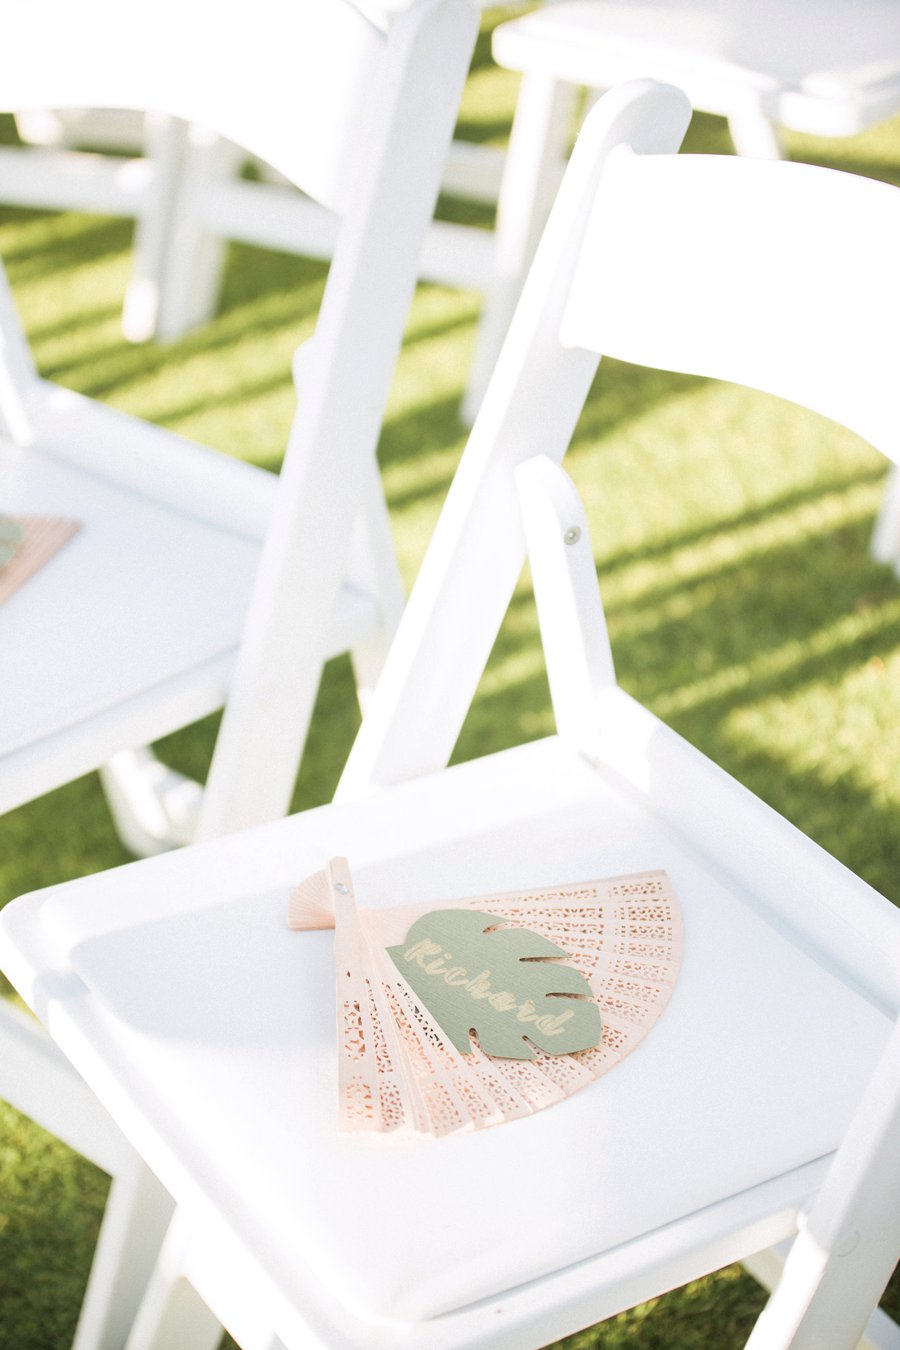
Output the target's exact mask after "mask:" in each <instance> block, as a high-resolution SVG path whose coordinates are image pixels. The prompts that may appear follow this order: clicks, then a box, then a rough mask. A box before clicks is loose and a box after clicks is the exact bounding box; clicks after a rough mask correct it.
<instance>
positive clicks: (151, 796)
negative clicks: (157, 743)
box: [100, 748, 203, 858]
mask: <svg viewBox="0 0 900 1350" xmlns="http://www.w3.org/2000/svg"><path fill="white" fill-rule="evenodd" d="M100 782H101V784H102V786H103V791H104V793H105V794H106V800H107V802H108V804H109V809H110V813H111V814H112V818H113V823H114V824H115V827H116V833H117V834H118V836H119V838H120V839H121V840H122V843H123V844H124V845H125V847H126V848H127V849H128V850H129V851H130V852H131V853H134V854H135V855H136V856H137V857H139V858H149V857H152V856H153V855H154V854H156V853H164V852H166V850H168V849H171V848H181V847H182V845H184V844H188V843H190V842H191V840H192V839H193V838H194V836H195V833H196V829H197V821H198V819H199V816H200V805H201V802H202V800H203V789H202V788H201V786H200V784H199V783H195V782H194V780H193V779H191V778H186V777H185V776H184V774H180V773H177V772H176V771H175V769H170V768H168V767H167V765H165V764H163V763H161V761H160V760H158V759H157V758H156V756H155V755H154V753H153V751H152V750H150V749H147V748H144V749H140V750H123V751H121V752H120V753H119V754H118V755H114V756H113V758H112V759H111V760H110V761H109V763H108V764H105V765H104V766H103V768H102V769H101V770H100Z"/></svg>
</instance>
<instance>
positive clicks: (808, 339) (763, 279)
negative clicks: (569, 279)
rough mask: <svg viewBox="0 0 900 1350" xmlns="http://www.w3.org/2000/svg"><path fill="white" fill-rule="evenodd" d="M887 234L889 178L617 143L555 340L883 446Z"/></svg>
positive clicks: (893, 403) (892, 250) (890, 239)
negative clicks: (702, 379) (787, 409)
mask: <svg viewBox="0 0 900 1350" xmlns="http://www.w3.org/2000/svg"><path fill="white" fill-rule="evenodd" d="M898 239H900V193H898V191H897V189H896V188H895V187H893V186H891V185H889V184H885V183H881V182H876V181H873V180H872V179H868V178H862V177H857V176H855V175H851V174H843V173H836V172H835V171H834V170H830V169H822V168H818V167H816V166H813V165H808V164H793V163H787V162H783V161H777V162H770V161H764V160H747V159H737V158H734V157H720V156H714V155H679V156H674V155H667V156H665V155H660V156H649V155H635V154H632V153H630V152H629V151H628V150H627V149H621V150H619V151H618V152H617V153H616V155H615V156H611V157H610V160H609V163H608V164H607V166H606V170H605V173H604V181H603V184H602V186H601V188H600V191H599V192H598V193H597V197H596V200H595V203H594V209H593V212H592V215H591V219H590V221H589V223H588V226H587V229H586V231H585V235H584V241H583V245H582V251H581V258H580V261H579V266H578V269H577V272H576V274H575V278H574V281H573V284H572V287H571V291H570V296H569V303H568V307H567V311H566V315H565V318H564V320H563V324H562V329H561V333H562V338H563V340H564V341H565V342H567V343H571V344H573V345H575V346H581V347H586V348H588V349H589V350H591V351H595V352H600V353H602V354H605V355H609V356H615V357H619V358H620V359H622V360H626V361H633V362H635V363H637V364H639V365H647V366H654V367H657V368H661V369H667V370H677V371H682V372H684V373H688V374H692V375H703V376H713V377H716V378H718V379H723V380H730V381H733V382H735V383H738V384H743V385H747V386H749V387H751V388H755V389H760V390H765V391H767V392H769V393H772V394H777V395H779V396H780V397H782V398H786V399H790V400H791V401H792V402H794V403H798V404H801V405H802V406H804V407H807V408H811V409H813V410H814V411H816V412H820V413H823V414H824V415H825V416H826V417H829V418H831V419H833V420H834V421H836V422H840V423H841V424H842V425H843V426H846V427H849V428H850V429H851V430H853V431H855V432H857V433H858V434H859V435H861V436H863V437H864V438H865V439H866V440H867V441H869V442H870V443H871V444H872V445H874V446H875V447H876V448H877V449H878V450H880V451H882V453H884V454H886V455H888V456H889V457H891V458H892V459H895V460H896V459H897V458H898V456H900V417H898V401H897V397H896V389H897V374H896V372H897V366H898V355H900V345H898V340H897V337H896V334H897V326H896V315H897V312H898V308H900V269H898V268H897V267H896V265H895V262H896V256H897V240H898ZM785 314H788V315H790V319H789V320H788V321H787V322H785V321H784V319H783V318H779V317H776V316H780V315H781V316H783V315H785ZM892 334H893V335H894V336H893V338H892Z"/></svg>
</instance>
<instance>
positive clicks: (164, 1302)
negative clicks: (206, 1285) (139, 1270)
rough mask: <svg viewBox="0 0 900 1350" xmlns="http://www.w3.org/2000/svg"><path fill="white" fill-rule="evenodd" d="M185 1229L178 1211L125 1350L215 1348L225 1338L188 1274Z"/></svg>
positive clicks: (205, 1349) (201, 1349) (216, 1320)
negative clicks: (185, 1267)
mask: <svg viewBox="0 0 900 1350" xmlns="http://www.w3.org/2000/svg"><path fill="white" fill-rule="evenodd" d="M185 1228H186V1226H185V1224H184V1221H183V1220H182V1218H181V1215H180V1213H176V1215H175V1217H174V1219H173V1220H172V1223H171V1224H170V1226H169V1231H168V1233H167V1235H166V1238H165V1241H164V1243H163V1245H162V1249H161V1251H160V1253H159V1259H158V1261H157V1263H156V1267H155V1269H154V1271H153V1274H152V1276H151V1278H150V1280H149V1282H148V1284H147V1286H146V1293H145V1295H144V1299H143V1302H142V1303H141V1306H140V1310H139V1311H138V1314H137V1316H136V1318H135V1319H134V1323H133V1325H132V1327H131V1333H130V1335H129V1336H128V1339H127V1341H125V1342H124V1344H125V1350H188V1347H189V1350H216V1348H217V1346H218V1344H219V1342H220V1341H221V1339H222V1325H221V1323H220V1322H219V1320H218V1319H217V1318H216V1317H215V1315H214V1314H213V1313H212V1312H211V1311H210V1309H209V1308H208V1307H207V1306H206V1304H205V1303H204V1301H203V1299H202V1298H201V1297H200V1295H199V1294H198V1293H197V1292H196V1290H195V1289H194V1288H193V1286H192V1285H191V1284H190V1283H189V1282H188V1280H187V1277H186V1276H185V1273H184V1252H185V1243H186V1241H188V1237H187V1234H186V1231H185Z"/></svg>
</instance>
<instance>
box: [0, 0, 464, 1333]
mask: <svg viewBox="0 0 900 1350" xmlns="http://www.w3.org/2000/svg"><path fill="white" fill-rule="evenodd" d="M144 17H145V18H146V20H147V22H146V24H145V28H144V31H143V33H142V38H141V44H140V59H139V60H138V59H135V53H134V41H133V30H132V28H131V25H132V23H136V22H137V16H136V15H135V14H134V12H133V10H130V11H129V14H128V16H127V19H123V16H122V12H121V10H120V8H119V7H118V6H117V5H115V4H113V3H110V2H109V0H98V3H96V4H93V5H90V6H85V5H81V6H79V7H77V9H73V8H72V7H71V6H69V5H66V4H62V3H60V4H55V5H52V6H46V5H41V6H24V5H23V6H17V7H15V9H14V11H13V12H12V13H10V14H7V15H5V17H4V41H3V45H2V48H0V91H2V92H0V102H2V104H3V105H4V106H9V107H10V108H13V109H17V108H23V107H27V106H38V107H41V106H73V107H77V106H91V107H101V106H109V107H121V106H123V105H126V104H128V105H134V106H136V107H139V108H143V109H147V110H150V111H152V112H155V111H160V112H161V111H165V112H166V113H170V114H174V115H176V116H179V117H181V118H183V119H185V120H188V119H191V120H197V121H201V120H202V121H204V122H207V123H209V124H211V125H214V126H218V127H220V128H221V129H222V130H223V132H226V133H227V134H228V135H229V136H231V137H232V138H234V139H235V140H238V141H242V142H245V143H246V144H247V145H248V146H249V147H250V148H251V149H253V150H254V151H256V152H257V153H259V154H261V155H265V156H266V158H268V159H269V160H271V161H272V162H273V163H275V164H277V165H278V166H279V167H280V168H281V170H282V172H284V173H285V175H286V176H288V177H290V178H291V179H292V180H295V181H296V182H297V183H298V184H301V185H302V186H303V187H304V188H305V189H306V190H307V191H309V192H310V193H312V194H314V195H315V196H317V197H318V198H320V199H321V200H322V201H324V202H326V203H328V205H329V207H330V208H331V209H332V210H333V211H334V212H335V213H336V215H337V216H339V217H340V221H341V225H340V231H339V233H338V235H337V240H336V246H335V251H334V260H333V264H332V267H331V269H330V273H329V278H328V283H327V286H326V293H325V296H324V299H323V302H322V306H321V310H320V314H319V320H318V323H317V327H316V331H315V334H314V337H313V338H312V340H311V341H310V342H309V343H308V344H307V345H306V346H305V347H304V348H303V350H302V352H300V353H298V359H297V362H296V368H295V376H296V380H297V382H298V384H299V386H300V392H301V398H302V405H301V408H300V411H299V414H298V416H297V418H296V419H295V423H294V427H293V430H292V434H291V438H290V443H289V445H288V448H287V452H286V456H285V462H284V467H283V471H282V473H281V474H280V476H278V477H276V476H274V475H272V474H270V473H267V472H265V471H263V470H259V469H256V468H253V467H251V466H249V465H246V464H243V463H240V462H237V461H234V460H231V459H229V458H228V457H227V456H224V455H218V454H216V453H214V452H212V451H209V450H207V449H205V448H204V447H201V446H199V445H196V444H193V443H190V442H188V441H186V440H184V439H182V438H180V437H177V436H174V435H171V434H169V433H167V432H164V431H162V430H159V429H158V428H155V427H153V426H150V425H147V424H145V423H143V422H140V421H137V420H135V419H133V418H129V417H126V416H124V415H122V414H119V413H117V412H114V411H112V410H110V409H108V408H106V407H103V406H101V405H99V404H96V403H93V402H91V401H90V400H88V399H85V398H83V397H80V396H78V395H76V394H75V393H72V392H71V391H69V390H66V389H63V388H60V387H57V386H54V385H52V384H50V383H48V382H46V381H44V380H43V379H41V378H40V377H39V375H38V373H37V371H36V370H35V368H34V365H33V363H32V361H31V358H30V355H29V352H28V348H27V345H26V342H25V338H24V335H23V333H22V331H21V329H20V327H19V325H18V321H17V319H16V316H15V314H14V310H13V305H12V300H11V297H10V295H9V292H8V290H7V289H6V287H5V285H4V286H3V288H2V289H0V504H2V508H3V510H4V511H5V512H7V513H9V514H12V515H18V516H22V517H25V518H40V517H54V518H55V517H71V518H74V519H75V520H76V521H77V522H78V523H79V529H78V531H77V533H76V534H75V535H74V536H73V537H72V538H71V539H70V540H69V541H68V542H67V543H66V544H65V545H64V547H63V548H62V549H61V550H60V551H59V552H58V553H56V555H55V556H53V557H52V558H51V559H50V561H48V562H47V563H46V564H45V565H44V566H43V567H41V569H40V570H38V571H37V572H35V573H34V575H32V576H31V577H30V579H28V580H26V581H25V584H24V585H22V586H21V588H20V589H18V590H17V591H16V592H15V593H14V594H12V595H11V596H9V597H8V598H5V602H4V603H3V605H2V607H0V646H2V651H3V660H2V662H0V707H2V710H3V716H2V726H0V811H6V810H10V809H12V808H13V807H15V806H18V805H20V804H22V803H24V802H26V801H29V800H31V799H32V798H34V797H36V796H39V795H41V794H42V793H44V792H47V791H48V790H50V789H51V788H54V787H57V786H59V785H60V784H62V783H65V782H67V781H69V780H71V779H73V778H75V777H78V776H79V775H81V774H83V773H86V772H88V771H89V770H91V769H96V768H98V767H101V766H105V767H104V768H103V774H104V779H105V784H106V786H107V789H108V792H109V795H110V798H111V804H112V805H113V808H114V812H115V814H116V817H117V821H118V824H119V826H120V829H121V831H122V833H123V837H125V839H126V841H127V842H129V843H130V844H132V846H133V847H135V849H136V850H138V851H153V850H155V849H158V848H164V847H170V846H172V845H173V844H177V843H180V842H184V840H185V839H186V838H189V837H193V835H194V834H195V833H199V834H201V835H210V834H216V833H219V832H222V831H224V830H227V829H228V828H231V827H232V826H234V825H235V824H245V823H249V822H251V821H252V820H254V819H265V818H271V817H272V816H273V815H278V814H280V813H282V812H283V811H284V810H286V809H287V806H288V802H289V799H290V794H291V791H292V787H293V780H294V777H295V775H296V770H297V765H298V762H299V758H300V753H301V750H302V746H303V743H304V739H305V735H306V730H307V727H308V723H309V719H310V716H311V713H312V707H313V701H314V698H315V694H316V689H317V686H318V683H319V678H320V674H321V670H322V667H323V664H324V662H325V661H326V660H327V659H328V658H330V657H331V656H332V655H334V654H336V653H338V652H343V651H348V650H349V651H351V652H352V655H353V658H354V663H355V666H356V673H357V680H358V684H359V687H360V690H361V691H362V692H364V691H365V689H366V687H367V686H368V685H369V684H371V683H372V681H373V679H374V675H375V673H376V671H377V669H378V668H379V666H380V663H381V659H382V657H383V654H384V652H385V650H386V648H387V643H388V640H389V635H390V632H391V631H392V629H393V627H394V625H395V623H396V620H397V617H398V614H399V609H400V607H401V602H402V595H401V588H400V581H399V573H398V569H397V565H396V560H395V558H394V554H393V547H392V543H391V539H390V530H389V525H388V521H387V511H386V506H385V503H384V498H383V495H382V492H381V487H380V483H379V479H378V470H377V465H376V461H375V447H376V443H377V440H378V435H379V429H380V423H381V419H382V415H383V410H384V406H385V402H386V399H387V394H388V387H389V383H390V379H391V375H392V371H393V366H394V364H395V360H396V356H397V352H398V350H399V347H400V343H401V338H402V332H403V325H404V322H405V316H406V312H407V309H408V307H409V302H410V298H411V296H412V292H413V288H414V285H415V279H416V260H417V254H418V249H419V244H420V241H421V238H422V235H423V234H424V232H425V229H426V226H427V224H428V221H429V220H430V217H431V213H432V210H433V206H434V200H435V197H436V195H437V189H438V183H439V177H440V165H441V163H442V161H443V158H444V155H445V153H446V147H447V145H448V143H449V140H450V137H451V134H452V129H453V124H454V121H455V115H456V109H457V106H458V102H459V97H460V93H461V90H462V86H463V82H464V80H465V75H466V70H467V67H468V61H469V58H470V55H471V50H472V46H473V43H474V39H475V33H476V29H477V21H478V14H477V9H476V7H475V6H474V4H472V3H471V2H470V0H415V2H414V3H412V4H409V5H406V6H404V7H403V12H402V13H398V14H396V15H392V14H391V13H390V12H389V10H387V9H386V10H385V11H384V12H383V13H379V10H378V6H376V5H365V4H356V3H352V2H350V0H327V3H326V2H325V0H297V3H295V4H292V5H291V6H290V7H285V6H283V5H281V4H279V3H277V0H271V3H269V2H268V0H264V3H263V4H262V6H261V7H259V6H258V7H257V8H256V9H255V10H254V14H253V23H252V25H248V24H247V22H246V20H245V16H244V15H243V14H238V13H237V12H236V11H235V12H234V13H231V12H227V13H226V12H222V13H219V14H218V15H217V18H216V23H215V25H214V27H212V28H210V26H209V24H208V22H206V20H208V14H206V13H205V10H204V7H203V6H187V7H185V6H182V5H176V4H174V3H172V4H164V5H163V6H161V7H160V6H159V5H156V6H153V7H152V10H151V9H150V8H148V9H147V13H146V15H145V16H144ZM174 33H177V38H178V40H177V41H173V34H174ZM50 34H52V38H53V40H52V42H50V41H49V40H48V39H49V35H50ZM236 81H237V83H236ZM236 89H238V90H239V96H236ZM26 542H27V541H26ZM23 548H24V546H23ZM14 561H15V560H14ZM11 566H12V564H11ZM283 644H286V645H285V646H283ZM239 647H240V657H238V648H239ZM226 696H227V697H228V708H227V711H226V714H225V717H224V721H223V726H222V731H221V734H220V737H219V739H218V742H217V747H216V752H215V763H214V765H213V767H212V770H211V773H210V777H209V781H208V784H207V788H206V790H205V792H201V790H200V789H199V787H197V786H196V785H192V784H189V783H187V782H186V781H185V780H184V779H179V778H177V776H175V775H173V774H171V773H170V772H169V771H167V770H165V769H164V767H163V766H162V765H160V764H159V763H158V762H157V761H155V760H154V759H153V758H152V756H151V754H150V752H149V751H148V750H142V749H141V747H145V746H147V745H149V744H150V743H151V742H152V741H153V740H155V739H157V738H158V737H160V736H161V735H164V734H167V733H168V732H170V731H173V730H175V729H176V728H178V727H181V726H184V725H186V724H187V723H189V722H192V721H194V720H195V719H197V718H198V717H201V716H203V715H205V714H206V713H209V712H211V711H213V710H215V709H216V708H220V707H222V705H223V703H225V700H226ZM261 765H263V766H264V771H261V767H260V766H261ZM273 770H274V772H273ZM176 805H177V806H178V809H179V811H180V814H178V815H177V816H176V814H175V807H176ZM36 1034H37V1033H36V1032H35V1030H34V1028H33V1027H31V1026H29V1025H28V1024H27V1023H23V1022H22V1021H21V1018H19V1017H17V1016H16V1014H15V1012H14V1010H12V1009H11V1008H9V1007H8V1005H6V1004H0V1037H2V1055H0V1094H2V1095H3V1096H4V1098H6V1099H8V1100H10V1101H11V1102H12V1103H13V1104H14V1105H17V1106H21V1108H22V1109H23V1110H24V1111H26V1112H30V1113H32V1114H33V1115H34V1116H35V1118H36V1119H38V1120H39V1121H40V1123H41V1124H43V1125H45V1126H46V1127H47V1128H48V1129H50V1130H52V1131H53V1132H54V1133H57V1134H59V1135H60V1136H61V1137H62V1138H64V1139H67V1140H69V1141H70V1142H71V1143H73V1145H74V1146H75V1147H76V1148H79V1149H82V1150H83V1151H84V1152H85V1153H86V1154H87V1156H89V1157H91V1158H93V1159H94V1160H95V1161H97V1162H98V1164H99V1165H100V1166H103V1167H105V1168H106V1169H107V1170H109V1171H111V1172H112V1173H113V1174H114V1177H115V1180H114V1183H113V1189H112V1192H111V1198H110V1203H109V1205H108V1207H107V1215H106V1220H105V1223H104V1230H103V1235H102V1237H101V1243H100V1247H99V1249H98V1252H99V1253H100V1254H101V1256H102V1258H103V1259H102V1260H100V1261H99V1264H96V1265H95V1270H94V1275H93V1277H92V1285H91V1289H90V1291H89V1297H88V1299H87V1301H86V1304H85V1310H84V1314H83V1317H82V1323H81V1326H80V1330H79V1339H78V1344H79V1345H80V1346H88V1345H98V1346H100V1345H102V1346H108V1347H112V1346H114V1345H117V1344H120V1343H121V1339H122V1337H123V1335H124V1328H125V1327H127V1325H128V1321H129V1320H130V1314H131V1312H132V1311H133V1295H134V1291H135V1290H136V1289H137V1288H138V1287H139V1285H140V1276H141V1273H142V1272H145V1271H146V1269H147V1257H146V1254H145V1256H144V1258H143V1260H141V1259H139V1253H138V1250H137V1248H138V1244H139V1242H140V1241H143V1242H144V1245H145V1247H146V1248H147V1249H150V1248H152V1246H153V1238H154V1233H156V1236H157V1237H158V1235H159V1229H160V1224H161V1223H162V1222H163V1220H164V1219H167V1218H168V1208H167V1202H166V1201H165V1199H164V1197H163V1198H159V1200H158V1203H157V1204H156V1210H157V1212H158V1214H159V1216H160V1217H159V1219H158V1220H154V1217H153V1214H151V1213H150V1212H149V1211H148V1212H146V1213H143V1212H141V1208H142V1206H143V1200H142V1196H143V1192H144V1190H146V1187H147V1185H148V1184H149V1183H148V1182H147V1174H146V1173H145V1172H144V1170H143V1168H142V1167H141V1166H140V1165H139V1164H138V1161H137V1159H136V1158H135V1157H134V1155H133V1154H132V1153H131V1150H130V1149H128V1148H127V1146H126V1145H125V1141H124V1140H123V1139H122V1137H121V1135H120V1134H119V1131H118V1130H117V1129H115V1127H114V1126H113V1125H112V1123H111V1122H110V1121H108V1119H107V1118H106V1115H105V1113H103V1112H102V1111H100V1110H99V1108H97V1106H96V1103H95V1101H94V1099H93V1098H92V1097H91V1094H89V1093H88V1092H87V1091H86V1090H85V1089H84V1088H83V1086H82V1085H81V1083H80V1081H79V1080H78V1079H77V1078H76V1077H75V1075H73V1074H71V1072H70V1071H69V1069H68V1066H67V1065H66V1064H65V1062H64V1061H60V1060H59V1057H58V1056H57V1055H55V1054H54V1053H53V1048H52V1046H51V1045H50V1043H49V1042H44V1041H43V1040H42V1041H37V1040H36V1039H35V1037H36ZM144 1208H146V1207H145V1206H144ZM111 1287H112V1288H111ZM123 1290H124V1291H125V1292H124V1294H123V1295H122V1296H121V1297H120V1294H121V1293H122V1291H123ZM129 1300H130V1302H129Z"/></svg>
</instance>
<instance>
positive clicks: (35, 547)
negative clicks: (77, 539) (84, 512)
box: [0, 516, 81, 605]
mask: <svg viewBox="0 0 900 1350" xmlns="http://www.w3.org/2000/svg"><path fill="white" fill-rule="evenodd" d="M12 519H13V520H14V521H15V523H16V524H17V525H18V526H19V528H20V530H21V538H20V539H19V540H18V542H17V543H16V546H15V549H14V550H13V552H12V556H11V557H10V559H9V561H8V562H7V563H5V564H4V566H3V567H0V605H2V604H3V602H4V601H5V600H8V599H9V598H10V596H12V595H14V594H15V593H16V591H17V590H18V589H19V587H20V586H24V585H25V582H26V581H28V580H29V579H30V578H31V577H33V576H34V574H35V573H36V572H38V571H40V569H41V568H42V567H44V566H45V565H46V564H47V563H48V562H49V561H50V559H51V558H52V557H53V555H54V554H55V553H58V552H59V550H60V549H61V548H62V546H63V544H65V543H67V541H68V540H69V539H71V537H72V535H73V534H75V533H76V532H77V531H78V530H79V529H80V528H81V526H80V524H79V522H78V521H77V520H66V519H64V518H63V517H62V516H14V517H13V518H12Z"/></svg>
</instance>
